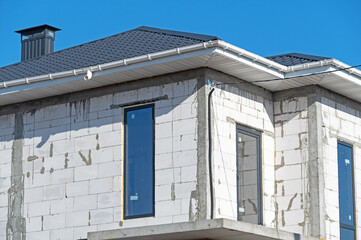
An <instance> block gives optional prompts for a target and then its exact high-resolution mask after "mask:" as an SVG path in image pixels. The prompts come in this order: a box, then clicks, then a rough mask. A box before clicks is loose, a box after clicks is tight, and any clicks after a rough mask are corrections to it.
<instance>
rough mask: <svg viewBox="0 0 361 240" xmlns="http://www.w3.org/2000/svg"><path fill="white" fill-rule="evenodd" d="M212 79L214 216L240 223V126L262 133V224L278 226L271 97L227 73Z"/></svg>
mask: <svg viewBox="0 0 361 240" xmlns="http://www.w3.org/2000/svg"><path fill="white" fill-rule="evenodd" d="M210 79H212V81H213V82H214V83H216V84H218V85H217V86H218V87H217V88H216V90H215V91H214V93H213V96H212V99H213V100H212V109H213V112H212V115H213V118H214V121H213V126H212V128H213V136H214V137H213V138H214V139H213V146H214V151H213V154H214V156H213V164H214V165H213V168H214V192H215V206H214V209H215V217H216V218H230V219H234V220H237V213H238V208H237V150H236V146H237V142H236V141H237V138H236V126H237V124H238V125H242V126H245V127H247V128H249V129H254V130H257V131H260V132H261V133H262V134H261V139H262V143H261V148H262V166H263V167H262V185H263V201H262V202H263V223H264V225H265V226H268V227H275V223H274V219H275V208H274V206H275V205H274V197H273V194H274V177H275V176H274V151H275V141H274V140H275V139H274V123H273V101H272V95H271V93H270V92H269V91H266V90H264V89H262V88H259V87H256V86H252V85H251V84H246V83H244V84H235V83H236V82H237V80H235V79H234V78H232V77H229V76H227V75H224V74H214V75H212V76H210ZM238 81H239V80H238Z"/></svg>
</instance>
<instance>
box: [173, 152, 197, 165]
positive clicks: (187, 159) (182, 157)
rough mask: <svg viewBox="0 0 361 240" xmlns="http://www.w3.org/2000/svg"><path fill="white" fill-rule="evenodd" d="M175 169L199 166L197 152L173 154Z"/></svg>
mask: <svg viewBox="0 0 361 240" xmlns="http://www.w3.org/2000/svg"><path fill="white" fill-rule="evenodd" d="M173 162H174V167H181V166H190V165H196V164H197V150H188V151H177V152H173Z"/></svg>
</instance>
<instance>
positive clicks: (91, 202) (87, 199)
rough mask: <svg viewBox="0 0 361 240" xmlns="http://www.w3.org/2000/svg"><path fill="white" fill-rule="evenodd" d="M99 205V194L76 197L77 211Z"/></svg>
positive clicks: (75, 209) (75, 205)
mask: <svg viewBox="0 0 361 240" xmlns="http://www.w3.org/2000/svg"><path fill="white" fill-rule="evenodd" d="M97 205H98V197H97V195H88V196H81V197H74V211H75V212H80V211H85V210H92V209H96V208H97Z"/></svg>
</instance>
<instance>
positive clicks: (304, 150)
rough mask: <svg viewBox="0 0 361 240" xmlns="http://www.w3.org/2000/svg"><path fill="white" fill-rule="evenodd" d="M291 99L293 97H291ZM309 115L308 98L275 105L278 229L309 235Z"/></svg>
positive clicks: (280, 101)
mask: <svg viewBox="0 0 361 240" xmlns="http://www.w3.org/2000/svg"><path fill="white" fill-rule="evenodd" d="M290 95H292V94H290ZM308 119H309V113H308V99H307V97H287V98H285V99H282V100H278V99H277V100H275V102H274V123H275V137H276V144H275V145H276V147H275V150H276V151H275V182H274V185H275V188H274V194H273V196H274V198H275V208H276V212H275V213H276V216H275V219H274V224H275V227H276V228H277V229H282V230H286V231H290V232H295V233H300V234H304V235H309V234H310V233H309V229H308V227H309V220H308V216H309V214H308V212H309V206H308V205H309V203H310V199H309V194H308V193H309V188H310V186H309V181H308V160H309V154H308V149H309V120H308Z"/></svg>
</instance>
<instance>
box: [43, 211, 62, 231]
mask: <svg viewBox="0 0 361 240" xmlns="http://www.w3.org/2000/svg"><path fill="white" fill-rule="evenodd" d="M43 227H44V230H49V229H59V228H64V227H65V213H62V214H54V215H50V216H44V223H43Z"/></svg>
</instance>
